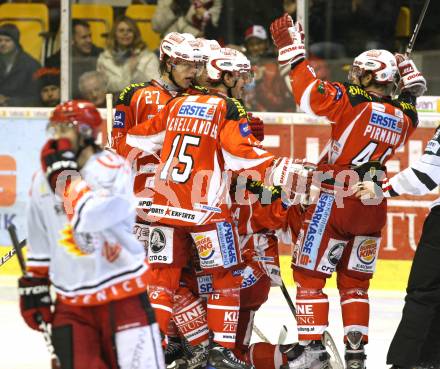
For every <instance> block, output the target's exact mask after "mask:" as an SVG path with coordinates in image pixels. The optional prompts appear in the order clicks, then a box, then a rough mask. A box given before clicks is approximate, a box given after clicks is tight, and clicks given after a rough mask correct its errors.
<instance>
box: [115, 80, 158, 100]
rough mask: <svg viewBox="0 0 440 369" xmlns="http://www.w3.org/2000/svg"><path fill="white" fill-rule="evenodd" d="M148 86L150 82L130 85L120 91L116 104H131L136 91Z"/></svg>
mask: <svg viewBox="0 0 440 369" xmlns="http://www.w3.org/2000/svg"><path fill="white" fill-rule="evenodd" d="M148 86H150V82H140V83H132V84H131V85H128V86H127V87H125V88H124V89H123V90H122V91H121V92H120V94H119V96H118V100H117V101H116V105H125V106H130V102H131V99H132V98H133V95H134V94H135V92H136V91H137V90H139V89H141V88H144V87H148Z"/></svg>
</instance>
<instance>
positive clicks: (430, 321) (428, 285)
mask: <svg viewBox="0 0 440 369" xmlns="http://www.w3.org/2000/svg"><path fill="white" fill-rule="evenodd" d="M439 185H440V127H439V128H437V130H436V132H435V134H434V137H433V138H432V139H431V140H430V141H429V142H428V145H427V146H426V148H425V152H424V153H423V155H422V156H421V157H420V159H419V160H418V161H416V162H415V163H414V164H413V165H411V167H409V168H406V169H405V170H403V171H402V172H400V173H398V174H397V175H395V176H394V177H392V178H391V179H390V180H389V181H385V182H384V184H383V186H382V189H383V193H384V195H385V197H394V196H399V195H405V194H411V195H425V194H427V193H429V192H430V191H432V190H433V189H434V188H436V187H437V186H439ZM355 190H356V191H357V193H358V196H359V197H365V198H367V199H368V198H371V197H375V196H377V195H379V196H381V195H382V191H380V189H379V188H378V187H376V188H375V187H374V185H373V183H371V182H361V183H358V184H357V185H356V186H355ZM439 224H440V198H438V199H437V200H435V201H434V202H433V203H432V205H431V211H430V213H429V215H428V217H427V218H426V220H425V223H424V225H423V231H422V235H421V237H420V241H419V244H418V246H417V250H416V253H415V256H414V260H413V264H412V266H411V272H410V275H409V280H408V286H407V295H406V298H405V306H404V308H403V314H402V320H401V321H400V324H399V327H398V328H397V331H396V333H395V335H394V338H393V340H392V342H391V345H390V348H389V350H388V356H387V363H388V364H393V366H392V369H412V368H415V367H416V366H417V368H420V369H430V368H432V369H434V368H439V367H440V268H439V264H440V231H439Z"/></svg>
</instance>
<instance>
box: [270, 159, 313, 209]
mask: <svg viewBox="0 0 440 369" xmlns="http://www.w3.org/2000/svg"><path fill="white" fill-rule="evenodd" d="M315 168H316V167H315V166H314V165H313V164H310V163H306V162H304V161H302V160H294V159H292V158H278V159H277V160H276V161H275V163H274V165H273V167H272V173H271V177H270V179H271V182H272V183H273V184H274V185H275V186H281V187H282V189H283V190H284V191H283V193H282V201H283V203H285V204H287V205H294V204H298V203H299V202H300V201H301V198H303V197H304V196H307V195H308V194H309V191H310V186H311V184H312V177H313V171H314V170H315Z"/></svg>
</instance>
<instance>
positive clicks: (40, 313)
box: [18, 277, 53, 330]
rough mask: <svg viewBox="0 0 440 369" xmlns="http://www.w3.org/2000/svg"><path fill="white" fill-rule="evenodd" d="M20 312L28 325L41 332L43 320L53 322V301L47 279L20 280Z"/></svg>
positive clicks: (25, 278)
mask: <svg viewBox="0 0 440 369" xmlns="http://www.w3.org/2000/svg"><path fill="white" fill-rule="evenodd" d="M18 294H19V295H20V312H21V316H22V317H23V319H24V321H25V322H26V324H27V325H28V326H29V327H30V328H32V329H35V330H40V328H39V325H40V323H41V320H43V321H45V322H46V323H50V322H51V321H52V316H53V314H52V311H51V306H52V299H51V297H50V290H49V280H48V279H47V278H34V277H21V278H20V279H19V280H18Z"/></svg>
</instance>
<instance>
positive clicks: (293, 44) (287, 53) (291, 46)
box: [270, 14, 306, 66]
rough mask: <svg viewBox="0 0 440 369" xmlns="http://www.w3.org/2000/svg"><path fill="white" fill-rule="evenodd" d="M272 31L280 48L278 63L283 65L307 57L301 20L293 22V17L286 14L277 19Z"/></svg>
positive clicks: (274, 39) (276, 44)
mask: <svg viewBox="0 0 440 369" xmlns="http://www.w3.org/2000/svg"><path fill="white" fill-rule="evenodd" d="M270 33H271V34H272V39H273V42H274V44H275V46H276V47H277V49H278V63H279V64H280V65H281V66H284V65H287V64H294V63H297V62H299V61H301V60H303V59H304V58H305V54H306V52H305V47H304V32H303V31H302V26H301V24H300V23H299V22H297V23H296V25H295V24H294V23H293V20H292V17H291V16H290V15H288V14H284V15H283V16H282V17H280V18H277V19H275V20H274V21H273V22H272V24H271V26H270Z"/></svg>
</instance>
